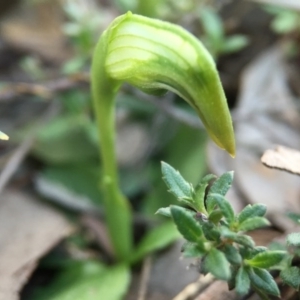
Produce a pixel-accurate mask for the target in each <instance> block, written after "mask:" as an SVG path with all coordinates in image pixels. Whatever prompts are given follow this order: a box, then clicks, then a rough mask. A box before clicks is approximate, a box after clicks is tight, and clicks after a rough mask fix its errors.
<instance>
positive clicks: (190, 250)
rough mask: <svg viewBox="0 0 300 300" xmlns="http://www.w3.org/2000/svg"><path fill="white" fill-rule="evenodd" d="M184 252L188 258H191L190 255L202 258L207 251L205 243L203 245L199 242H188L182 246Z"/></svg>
mask: <svg viewBox="0 0 300 300" xmlns="http://www.w3.org/2000/svg"><path fill="white" fill-rule="evenodd" d="M182 254H183V257H186V258H190V257H197V258H200V257H202V256H203V255H205V254H206V251H205V249H204V245H202V247H201V246H199V245H198V244H195V243H190V242H187V243H185V244H184V245H183V247H182Z"/></svg>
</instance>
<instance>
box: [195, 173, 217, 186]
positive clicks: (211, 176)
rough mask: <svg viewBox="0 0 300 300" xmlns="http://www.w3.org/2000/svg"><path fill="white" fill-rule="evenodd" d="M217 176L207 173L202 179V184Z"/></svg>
mask: <svg viewBox="0 0 300 300" xmlns="http://www.w3.org/2000/svg"><path fill="white" fill-rule="evenodd" d="M216 178H217V176H216V175H214V174H207V175H205V176H204V177H203V178H202V179H201V180H200V183H199V184H200V185H202V184H208V183H209V182H210V181H211V180H213V179H216Z"/></svg>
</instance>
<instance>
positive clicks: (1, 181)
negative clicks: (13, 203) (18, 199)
mask: <svg viewBox="0 0 300 300" xmlns="http://www.w3.org/2000/svg"><path fill="white" fill-rule="evenodd" d="M33 142H34V137H33V136H29V137H27V138H26V139H25V140H24V141H23V142H22V143H21V145H20V146H18V148H17V150H16V151H15V153H14V154H13V155H12V157H11V158H10V159H9V161H8V162H7V163H6V165H5V167H4V169H3V171H2V173H1V174H0V193H1V192H2V191H3V189H4V187H5V186H6V184H7V183H8V182H9V180H10V179H11V177H12V176H13V175H14V173H15V172H16V170H17V169H18V167H19V166H20V164H21V163H22V161H23V160H24V158H25V157H26V155H27V154H28V152H29V151H30V149H31V147H32V145H33Z"/></svg>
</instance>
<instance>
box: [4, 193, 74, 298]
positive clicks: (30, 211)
mask: <svg viewBox="0 0 300 300" xmlns="http://www.w3.org/2000/svg"><path fill="white" fill-rule="evenodd" d="M71 232H72V227H71V225H70V224H69V223H68V222H67V221H66V220H65V218H64V217H63V216H62V215H61V214H59V213H58V212H56V211H55V210H53V209H51V208H50V207H48V206H47V205H45V204H42V203H40V202H38V201H36V200H34V199H33V198H32V197H31V196H28V195H24V194H21V193H19V192H13V191H6V192H4V193H3V194H2V195H1V196H0V300H17V299H19V296H18V293H19V291H20V290H21V288H22V287H23V285H24V284H25V283H26V282H27V280H28V278H29V276H30V275H31V273H32V272H33V270H34V269H35V267H36V264H37V261H38V260H39V259H40V258H41V257H42V256H43V255H45V253H47V252H48V251H49V250H50V249H51V248H52V247H53V246H55V245H56V244H57V243H58V242H59V241H60V240H61V239H63V238H64V237H66V236H68V235H69V234H71Z"/></svg>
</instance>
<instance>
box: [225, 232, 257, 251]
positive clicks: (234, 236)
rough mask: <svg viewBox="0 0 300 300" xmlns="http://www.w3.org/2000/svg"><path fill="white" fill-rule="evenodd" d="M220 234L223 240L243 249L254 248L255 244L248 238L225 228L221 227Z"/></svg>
mask: <svg viewBox="0 0 300 300" xmlns="http://www.w3.org/2000/svg"><path fill="white" fill-rule="evenodd" d="M220 233H221V236H222V237H223V238H226V239H230V240H232V241H234V242H236V243H237V244H240V245H243V246H245V247H250V248H253V247H254V246H255V243H254V241H253V239H252V238H251V237H250V236H248V235H244V234H239V233H236V232H233V231H231V230H230V229H228V228H227V227H221V229H220Z"/></svg>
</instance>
